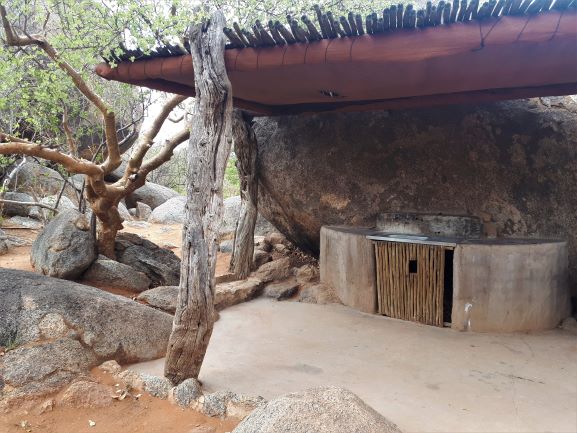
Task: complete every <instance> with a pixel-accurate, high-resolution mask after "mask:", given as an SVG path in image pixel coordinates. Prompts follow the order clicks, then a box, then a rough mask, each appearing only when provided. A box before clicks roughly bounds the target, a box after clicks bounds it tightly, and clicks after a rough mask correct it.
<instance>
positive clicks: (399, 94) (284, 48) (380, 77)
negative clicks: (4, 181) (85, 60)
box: [97, 0, 577, 115]
mask: <svg viewBox="0 0 577 433" xmlns="http://www.w3.org/2000/svg"><path fill="white" fill-rule="evenodd" d="M576 1H577V0H576ZM441 3H442V4H443V5H445V3H444V2H441ZM441 3H440V4H439V9H441V10H444V9H443V8H442V7H441ZM513 3H514V2H513ZM526 3H527V5H526V6H525V9H524V10H525V11H526V13H525V14H524V15H516V16H511V15H509V16H507V15H500V16H499V14H497V15H498V16H491V14H488V15H487V14H486V13H483V16H477V14H475V17H477V19H473V20H470V21H459V20H458V19H457V18H458V17H459V15H458V14H457V15H456V22H451V18H450V17H451V15H450V10H449V13H447V12H445V14H446V16H447V21H443V14H441V15H440V21H439V24H446V25H438V26H434V25H432V26H421V27H418V22H417V21H416V22H413V26H412V27H411V26H410V24H411V21H410V16H412V15H409V18H407V21H406V23H407V25H406V26H405V28H401V29H396V31H390V30H389V31H385V30H383V28H382V27H381V28H380V31H374V32H373V34H367V33H366V32H363V33H364V34H359V33H360V32H359V30H357V31H356V33H355V34H354V35H353V34H350V36H349V35H347V34H344V33H343V34H341V35H340V36H341V37H338V34H337V36H336V37H334V38H331V37H327V38H322V39H320V40H313V37H312V33H307V35H308V40H307V39H305V41H303V42H299V41H298V40H295V41H293V42H292V43H283V44H278V43H275V44H274V45H273V46H256V47H247V46H245V45H244V44H243V42H242V40H240V39H239V40H236V39H235V38H234V35H232V36H233V37H231V35H230V34H227V36H229V38H230V39H231V42H232V44H233V47H230V48H229V49H227V50H226V51H225V61H226V68H227V72H228V76H229V78H230V81H231V83H232V88H233V93H234V100H235V105H236V106H238V107H240V108H244V109H246V110H249V111H251V112H253V113H254V114H257V115H280V114H296V113H302V112H320V111H356V110H371V109H384V108H404V107H418V106H431V105H441V104H450V103H477V102H485V101H496V100H504V99H517V98H527V97H535V96H553V95H567V94H576V93H577V11H576V10H575V9H574V8H567V9H563V10H555V9H553V10H550V11H541V13H529V11H530V10H531V6H532V5H534V4H536V3H540V4H543V3H544V2H543V1H542V0H535V1H534V2H533V3H531V2H530V1H528V2H526ZM457 4H458V3H457ZM524 4H525V2H523V5H524ZM569 4H570V3H566V4H565V5H564V6H568V5H569ZM446 5H447V7H449V3H446ZM492 6H493V9H495V5H494V4H492ZM483 7H485V5H483V6H482V7H481V9H479V11H478V14H481V11H482V10H483ZM407 9H409V8H407ZM539 10H540V9H539ZM539 10H538V11H539ZM472 17H473V16H472ZM381 21H382V19H381ZM309 22H310V21H309ZM399 22H402V21H399ZM367 23H368V17H367ZM378 23H379V21H378V19H377V21H375V25H376V26H378ZM309 28H310V27H309ZM377 28H378V27H377ZM357 29H358V27H357ZM257 30H258V29H257ZM348 30H349V31H350V28H349V29H348ZM245 33H246V32H245ZM277 33H278V34H280V32H277ZM295 33H296V34H298V30H297V31H296V32H295ZM320 33H321V32H319V34H320ZM322 33H323V34H322V35H321V37H322V36H324V33H325V32H324V31H323V32H322ZM271 34H272V35H273V36H275V38H274V39H275V41H276V39H277V38H276V35H274V32H272V31H271ZM239 41H240V43H239ZM244 41H245V42H246V41H248V39H246V38H245V40H244ZM240 44H243V47H242V48H239V47H238V46H240ZM271 45H272V44H271ZM235 46H236V48H235ZM97 72H98V74H99V75H101V76H102V77H104V78H107V79H111V80H117V81H122V82H126V83H130V84H134V85H140V86H145V87H149V88H152V89H158V90H165V91H168V92H172V93H179V94H182V95H189V96H193V95H194V71H193V68H192V60H191V57H190V55H189V54H177V55H170V56H168V57H157V58H148V59H143V60H137V61H135V62H130V61H121V62H120V63H119V65H118V67H117V68H111V67H109V66H108V65H107V64H105V63H104V64H101V65H99V66H98V67H97Z"/></svg>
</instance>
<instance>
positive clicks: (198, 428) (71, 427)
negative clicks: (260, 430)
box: [0, 368, 238, 433]
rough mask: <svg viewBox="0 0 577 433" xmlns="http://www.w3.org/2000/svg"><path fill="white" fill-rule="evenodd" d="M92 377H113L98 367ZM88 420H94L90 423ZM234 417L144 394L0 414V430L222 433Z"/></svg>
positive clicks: (109, 382) (16, 432)
mask: <svg viewBox="0 0 577 433" xmlns="http://www.w3.org/2000/svg"><path fill="white" fill-rule="evenodd" d="M92 376H94V377H95V378H97V379H98V381H99V382H101V383H104V384H106V385H111V386H112V385H114V380H112V378H111V377H110V376H108V375H107V374H106V373H103V372H101V371H99V370H98V369H97V368H95V369H93V370H92ZM89 421H92V422H93V423H95V424H94V425H92V426H91V425H89ZM237 423H238V421H237V420H232V419H231V420H219V419H216V418H210V417H207V416H204V415H202V414H200V413H198V412H195V411H192V410H183V409H180V408H179V407H177V406H175V405H173V404H171V403H169V402H168V401H166V400H159V399H157V398H153V397H151V396H150V395H148V394H146V393H144V394H143V395H142V396H141V397H140V398H139V399H138V400H134V399H130V398H126V399H125V400H123V401H117V400H112V404H111V406H109V407H105V408H98V409H84V408H82V409H79V408H71V407H62V406H58V405H56V406H55V408H54V409H53V410H52V411H49V412H46V413H44V414H41V415H40V414H37V413H34V411H32V412H30V413H26V412H16V413H12V414H9V415H7V416H1V415H0V432H2V433H22V432H24V431H28V432H31V433H33V432H39V433H112V432H123V433H168V432H170V433H225V432H230V431H231V430H232V429H234V427H235V426H236V424H237Z"/></svg>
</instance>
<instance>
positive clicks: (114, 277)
mask: <svg viewBox="0 0 577 433" xmlns="http://www.w3.org/2000/svg"><path fill="white" fill-rule="evenodd" d="M82 279H83V280H84V281H90V282H91V283H97V285H98V286H105V287H117V288H122V289H126V290H131V291H133V292H142V291H144V290H147V289H148V288H149V287H150V284H151V283H150V279H149V278H148V277H147V276H146V274H145V273H143V272H139V271H137V270H135V269H133V268H132V267H130V266H128V265H125V264H124V263H120V262H117V261H115V260H110V259H108V258H107V257H105V256H100V257H99V258H98V260H96V261H94V262H93V263H92V264H91V265H90V267H89V268H88V270H87V271H86V272H85V273H84V275H83V277H82Z"/></svg>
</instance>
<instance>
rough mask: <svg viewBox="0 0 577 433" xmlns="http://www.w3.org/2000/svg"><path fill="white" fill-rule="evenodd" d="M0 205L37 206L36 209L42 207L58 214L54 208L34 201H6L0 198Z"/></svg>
mask: <svg viewBox="0 0 577 433" xmlns="http://www.w3.org/2000/svg"><path fill="white" fill-rule="evenodd" d="M0 203H6V204H18V205H22V206H38V207H42V208H44V209H49V210H51V211H54V212H58V209H56V208H55V207H52V206H49V205H47V204H44V203H39V202H35V201H18V200H7V199H3V198H0Z"/></svg>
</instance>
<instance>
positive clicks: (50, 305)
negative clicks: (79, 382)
mask: <svg viewBox="0 0 577 433" xmlns="http://www.w3.org/2000/svg"><path fill="white" fill-rule="evenodd" d="M171 329H172V317H171V316H170V315H169V314H166V313H163V312H161V311H157V310H155V309H152V308H148V307H146V306H144V305H141V304H139V303H137V302H134V301H132V300H130V299H127V298H124V297H120V296H117V295H113V294H110V293H107V292H104V291H102V290H99V289H96V288H93V287H88V286H84V285H81V284H77V283H73V282H70V281H65V280H60V279H55V278H49V277H45V276H42V275H38V274H34V273H30V272H24V271H17V270H10V269H0V346H1V347H3V351H5V352H6V353H5V355H4V356H2V357H1V358H0V410H2V409H3V410H8V409H10V408H11V407H14V405H18V404H20V403H21V402H22V399H27V400H30V399H31V398H35V397H41V396H43V395H46V394H49V393H52V392H54V391H56V390H58V389H61V388H62V387H63V386H65V385H66V384H68V383H70V382H71V381H72V380H74V379H75V378H77V377H78V375H81V374H85V373H87V372H88V370H89V369H90V368H91V367H94V366H96V365H98V364H100V363H102V362H103V361H106V360H110V359H114V360H116V361H118V362H125V363H129V362H139V361H146V360H150V359H156V358H159V357H162V356H163V355H164V354H165V352H166V344H167V341H168V337H169V335H170V332H171Z"/></svg>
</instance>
